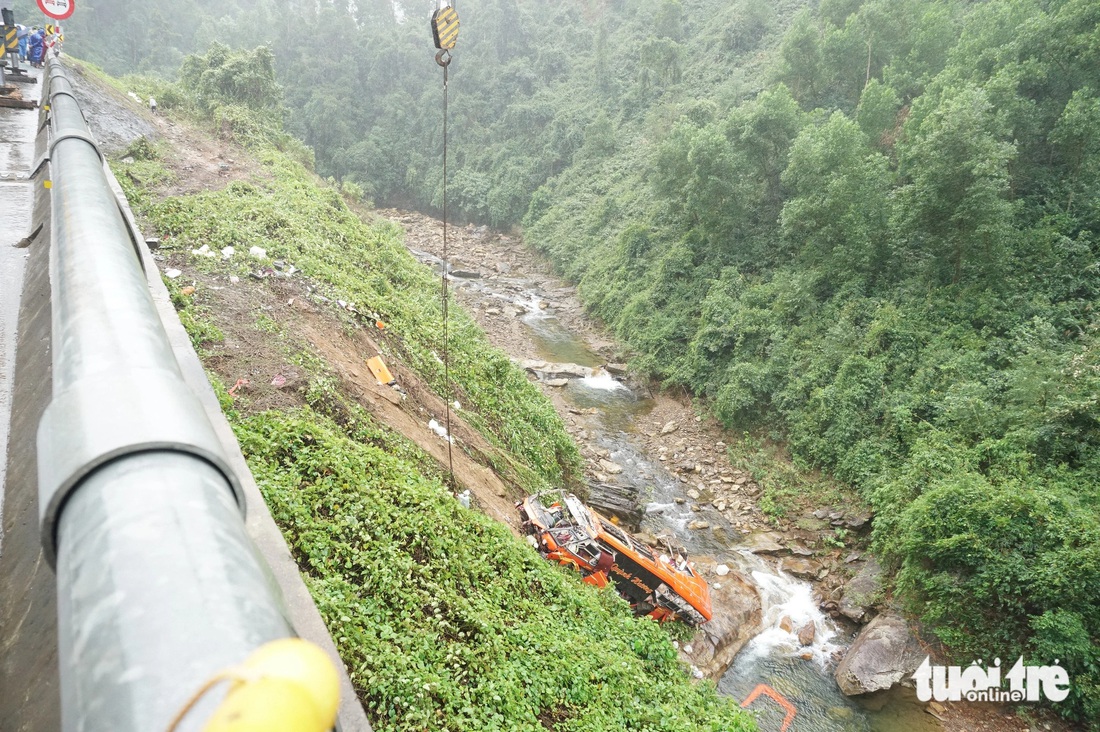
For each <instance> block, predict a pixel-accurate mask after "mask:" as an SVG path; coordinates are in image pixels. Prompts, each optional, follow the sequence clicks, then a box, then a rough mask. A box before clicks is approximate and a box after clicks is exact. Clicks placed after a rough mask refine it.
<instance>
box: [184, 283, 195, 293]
mask: <svg viewBox="0 0 1100 732" xmlns="http://www.w3.org/2000/svg"><path fill="white" fill-rule="evenodd" d="M180 294H181V295H194V294H195V286H194V285H188V286H187V287H185V288H183V289H182V290H180Z"/></svg>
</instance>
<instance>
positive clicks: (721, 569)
mask: <svg viewBox="0 0 1100 732" xmlns="http://www.w3.org/2000/svg"><path fill="white" fill-rule="evenodd" d="M714 573H715V574H716V575H718V576H719V577H725V576H726V575H727V574H729V573H730V568H729V567H727V566H726V565H724V564H719V565H718V566H717V567H715V568H714Z"/></svg>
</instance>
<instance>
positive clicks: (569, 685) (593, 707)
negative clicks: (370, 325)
mask: <svg viewBox="0 0 1100 732" xmlns="http://www.w3.org/2000/svg"><path fill="white" fill-rule="evenodd" d="M350 425H351V426H350V427H347V426H345V427H343V428H341V427H339V426H337V424H336V423H335V422H332V421H331V420H329V419H327V418H325V417H324V416H322V415H319V414H317V413H315V412H313V411H311V410H308V409H303V410H301V411H299V412H296V413H292V414H282V413H273V412H267V413H263V414H260V415H256V416H254V417H250V418H248V419H245V420H243V421H242V422H240V423H239V424H237V425H236V431H237V436H238V438H239V439H240V442H241V447H242V448H243V449H244V451H245V453H246V454H248V456H249V464H250V466H251V467H252V470H253V473H254V475H255V476H256V478H257V480H258V481H259V483H260V485H261V488H262V490H263V492H264V496H265V498H266V499H267V502H268V504H269V505H270V506H271V507H272V512H273V513H274V514H275V518H276V520H277V521H278V523H279V525H280V526H281V527H282V528H283V531H284V533H285V535H286V537H287V541H288V542H289V543H290V545H291V548H292V551H293V552H294V555H295V557H296V558H297V559H298V562H299V566H300V567H301V568H302V571H303V573H304V574H305V576H306V579H307V582H308V584H309V587H310V591H311V592H312V593H313V596H314V598H315V599H316V601H317V604H318V606H319V607H320V609H321V612H322V614H323V615H324V617H325V620H326V623H327V624H328V626H329V628H330V629H331V631H332V634H333V636H334V638H335V639H336V641H337V644H338V645H339V647H340V652H341V655H342V657H343V658H344V661H345V662H346V663H347V664H348V666H349V668H350V669H351V674H352V679H353V681H354V683H355V685H356V687H357V688H358V689H359V690H360V693H361V696H362V699H363V701H364V703H365V705H366V708H367V711H368V713H369V715H370V717H371V721H372V724H373V725H374V727H375V729H377V730H379V731H380V732H383V731H384V730H423V729H433V730H453V731H455V732H457V731H458V730H474V729H476V730H501V731H502V732H503V731H504V730H507V731H508V732H522V731H524V730H527V731H530V732H535V731H536V730H537V731H538V732H542V730H544V729H546V728H547V727H546V726H544V725H550V726H551V727H550V728H552V729H556V730H561V731H562V732H567V731H569V730H577V731H580V730H584V731H585V732H596V731H599V730H606V732H619V731H621V730H647V731H650V732H658V731H667V732H679V731H680V730H714V731H715V732H717V731H718V730H721V731H722V732H734V731H735V730H749V729H752V728H753V727H754V725H753V724H752V723H751V721H749V719H748V718H747V717H745V716H744V715H742V714H741V713H740V712H739V711H737V708H736V704H735V702H734V701H732V700H725V699H720V698H719V697H718V696H717V695H716V694H715V693H714V688H713V685H711V684H702V685H698V686H696V685H692V684H691V683H689V682H688V679H687V678H686V676H685V675H684V672H683V670H682V668H681V667H680V665H679V662H678V661H677V660H676V651H675V649H674V648H673V647H672V644H671V641H670V639H669V637H668V635H667V633H665V632H664V631H663V630H662V629H661V628H660V626H658V625H657V624H656V623H654V622H652V621H650V620H647V619H639V618H635V617H634V616H633V615H632V613H631V612H630V609H629V607H627V606H626V603H625V602H624V601H623V600H621V599H620V598H619V597H618V596H617V595H616V594H615V593H614V592H611V591H603V592H593V591H591V590H590V589H589V588H588V587H587V586H585V585H582V584H581V583H580V581H579V578H577V577H576V576H575V575H572V574H569V573H566V572H563V571H561V570H560V569H559V568H557V567H555V566H552V565H550V564H548V563H547V562H545V561H544V560H543V559H542V558H541V557H539V556H538V555H537V554H536V553H535V552H533V551H531V550H530V548H529V547H527V546H526V545H525V544H524V543H522V542H520V541H517V540H516V539H515V538H514V537H513V536H512V535H511V534H510V533H509V531H508V529H507V528H506V527H504V526H502V525H500V524H498V523H496V522H495V521H493V520H491V519H489V518H487V517H485V516H484V515H482V514H480V513H477V512H475V511H469V510H466V509H464V508H462V507H461V506H460V505H459V504H458V503H457V502H456V501H455V500H454V499H453V498H452V497H450V495H449V494H448V493H447V492H446V491H445V489H444V488H443V486H442V484H441V483H440V481H439V480H438V479H429V478H425V477H423V472H424V471H425V468H424V466H423V461H424V459H425V458H424V456H423V455H422V454H419V452H418V451H417V450H415V448H413V447H412V446H411V445H409V444H408V443H405V442H404V441H402V440H399V439H397V438H394V437H393V436H392V435H391V434H389V433H387V432H385V431H383V430H381V429H379V428H378V427H377V426H375V425H373V424H372V423H371V422H370V419H369V417H367V416H365V415H363V414H362V413H358V414H356V419H354V420H353V421H352V422H351V423H350ZM440 527H446V530H440Z"/></svg>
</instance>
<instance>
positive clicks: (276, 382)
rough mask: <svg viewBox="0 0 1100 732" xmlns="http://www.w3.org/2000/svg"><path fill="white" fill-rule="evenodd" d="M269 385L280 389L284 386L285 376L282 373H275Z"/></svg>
mask: <svg viewBox="0 0 1100 732" xmlns="http://www.w3.org/2000/svg"><path fill="white" fill-rule="evenodd" d="M271 385H272V386H274V387H275V388H276V389H282V388H283V387H284V386H286V377H285V376H283V375H282V374H275V378H274V379H272V380H271Z"/></svg>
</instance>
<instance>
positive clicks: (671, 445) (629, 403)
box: [379, 210, 940, 731]
mask: <svg viewBox="0 0 1100 732" xmlns="http://www.w3.org/2000/svg"><path fill="white" fill-rule="evenodd" d="M379 213H380V214H381V215H382V216H384V217H386V218H388V219H390V220H393V221H395V222H397V223H399V224H400V225H401V226H403V227H404V228H405V229H406V231H407V245H408V247H409V249H410V250H411V251H412V252H413V254H414V255H415V256H417V257H418V258H419V259H420V260H421V261H423V262H425V263H427V264H429V265H431V266H434V267H436V269H437V271H442V266H443V265H442V262H441V260H440V254H441V252H440V246H441V243H442V239H441V235H440V224H439V222H438V221H435V220H433V219H430V218H428V217H424V216H422V215H419V214H413V213H407V212H402V211H395V210H389V211H381V212H379ZM449 241H450V252H449V261H448V264H449V273H450V282H451V286H452V292H453V295H454V297H455V299H456V300H458V301H459V302H461V303H462V304H463V305H464V306H465V307H466V308H467V309H468V310H469V312H471V313H472V314H473V316H474V317H475V319H476V320H477V321H478V322H479V324H480V325H481V326H482V328H483V329H484V330H485V331H486V333H487V334H488V335H489V338H490V340H491V341H492V342H493V344H494V345H495V346H497V347H498V348H501V349H502V350H504V351H505V352H506V353H508V354H509V355H510V356H511V357H512V358H513V360H514V361H515V362H516V363H517V364H518V365H520V366H521V367H522V368H524V369H525V370H526V371H527V372H528V374H529V377H530V378H531V379H532V381H537V382H538V383H539V384H540V385H541V387H542V388H543V390H544V391H545V393H546V394H547V395H548V396H549V397H550V399H551V400H552V401H553V403H554V404H555V406H556V407H557V409H558V412H559V414H561V415H562V416H563V418H564V419H565V421H566V424H567V427H568V429H569V431H570V432H571V433H572V435H573V436H574V438H575V439H576V440H577V443H578V445H579V446H580V448H581V451H582V454H583V456H584V458H585V461H586V468H587V470H586V477H587V478H588V483H589V497H588V500H589V502H590V503H591V504H592V505H594V506H596V507H597V508H599V509H601V510H603V511H604V512H609V513H612V514H614V515H616V516H619V517H620V518H621V519H622V520H623V521H624V522H625V523H627V524H628V525H630V526H631V528H634V529H635V530H636V531H638V532H639V533H640V538H642V539H643V540H645V539H649V540H652V539H653V538H655V537H658V536H662V535H665V536H668V535H671V536H674V537H675V539H676V540H677V541H678V542H680V543H682V544H683V545H684V546H685V547H686V548H687V550H688V551H689V553H690V554H691V556H692V557H693V558H694V559H695V561H696V569H697V570H698V571H700V572H701V573H702V574H703V576H705V577H706V578H707V580H708V582H709V583H710V586H711V596H712V603H713V607H714V611H715V612H714V617H713V619H712V620H711V621H710V622H709V623H706V624H705V625H704V626H702V628H700V630H699V631H698V632H697V633H696V635H695V637H694V638H692V640H691V641H690V642H688V643H685V644H683V645H682V647H681V649H680V650H681V656H682V658H683V659H684V660H685V661H686V662H687V663H689V664H691V666H692V668H693V669H694V670H695V673H696V675H697V676H699V677H700V678H702V677H709V678H711V679H714V680H715V681H716V682H718V683H719V689H720V690H722V691H724V692H725V693H728V694H730V695H731V696H734V697H736V698H738V699H744V698H745V697H746V696H748V695H749V694H750V693H751V692H752V690H753V689H754V688H755V686H756V685H758V684H760V683H766V684H769V685H770V686H772V687H775V688H777V689H779V690H780V692H781V693H782V694H783V695H785V696H786V697H787V698H790V699H797V700H798V703H797V704H796V705H797V706H799V707H800V708H801V709H802V710H803V712H802V719H801V720H800V722H799V724H798V726H797V727H796V729H801V730H811V731H813V730H864V729H868V730H869V729H872V728H873V729H883V730H889V729H894V730H903V729H904V730H920V729H925V728H928V729H939V728H940V726H939V724H938V723H937V721H936V719H934V718H933V717H932V716H930V715H929V714H925V713H924V709H923V707H920V706H917V705H915V704H912V703H910V701H907V700H904V699H897V700H893V699H889V700H887V701H885V702H882V701H880V700H877V699H876V700H875V702H874V703H873V704H871V705H870V706H871V707H875V706H880V707H881V708H879V709H877V710H876V709H871V708H868V707H867V705H860V704H857V703H853V702H852V701H850V700H849V698H848V697H846V696H845V694H862V693H864V692H873V691H879V690H883V689H888V688H890V687H891V686H893V685H894V684H896V683H897V681H899V680H901V679H902V677H903V676H904V677H906V678H907V677H908V676H909V675H911V672H912V669H910V668H909V667H908V665H909V664H910V663H912V659H913V656H914V654H913V648H914V644H913V642H912V638H911V636H909V635H908V629H907V627H906V625H905V622H904V621H902V620H900V619H898V618H894V619H892V620H890V621H889V622H886V621H878V623H877V625H874V626H865V625H864V624H865V623H868V622H869V621H871V620H872V619H873V618H875V617H876V616H879V617H883V616H881V615H880V611H881V610H882V603H883V600H884V599H885V598H884V595H883V590H882V582H881V568H880V567H879V566H878V564H877V562H875V561H874V559H873V558H871V557H869V556H868V555H867V554H866V552H865V551H864V550H863V547H864V546H865V545H866V535H867V532H868V531H869V529H870V520H871V516H870V514H869V513H867V512H866V511H862V510H859V509H855V510H853V509H851V508H848V507H845V506H833V505H827V506H807V507H806V510H805V512H804V514H803V515H799V516H791V517H788V518H786V519H784V520H780V521H776V520H769V518H768V517H767V516H765V514H764V513H763V512H762V511H761V508H760V498H761V494H762V489H761V486H760V485H759V484H758V483H757V481H756V480H755V479H754V477H753V475H751V474H750V473H749V472H747V471H745V470H742V469H739V468H738V467H736V466H735V465H734V464H732V463H731V462H730V455H729V450H728V446H727V444H726V443H725V442H724V441H723V432H722V430H721V428H720V426H719V425H718V424H717V423H715V422H714V421H713V420H710V419H707V418H704V417H701V416H698V415H696V413H695V412H694V410H693V408H692V405H691V403H690V401H689V400H687V399H686V398H677V397H676V396H674V395H669V394H664V393H650V390H649V389H648V388H647V386H646V385H645V384H639V383H633V382H632V381H631V380H630V376H629V374H628V372H627V369H626V367H625V365H624V361H625V360H626V354H625V353H623V352H622V351H621V350H620V349H619V347H618V346H616V344H615V343H613V342H612V341H611V340H610V339H608V338H606V337H605V336H604V335H603V334H602V333H601V332H600V331H599V329H598V326H597V325H596V324H595V323H593V322H592V321H591V320H589V319H588V318H587V317H585V315H584V312H583V308H582V305H581V303H580V301H579V299H578V298H577V293H576V290H575V289H574V288H573V287H572V286H569V285H568V284H566V283H564V282H561V281H560V280H558V279H557V278H556V277H555V276H554V275H553V274H552V272H551V270H550V267H549V266H548V265H547V264H546V263H545V262H542V261H539V259H538V258H537V256H535V255H534V254H533V253H532V252H531V251H530V250H529V249H527V248H526V247H524V246H523V243H522V242H521V241H520V240H519V239H518V238H516V237H512V236H508V235H504V234H500V233H497V232H491V231H489V230H488V229H486V228H484V227H473V226H466V227H458V228H452V229H451V231H450V234H449ZM899 624H900V626H901V631H900V633H899V629H898V626H899ZM864 627H870V629H871V631H872V633H870V634H866V633H865V634H864V636H865V638H864V639H861V640H860V641H857V642H856V643H855V644H854V645H853V644H852V640H853V638H854V637H855V636H856V635H857V634H858V633H859V631H860V629H861V628H864ZM883 628H887V630H888V631H890V632H886V631H884V630H883ZM887 636H889V638H887ZM884 639H885V640H884ZM850 645H851V646H852V647H854V648H855V649H856V653H855V655H852V654H851V653H850V652H849V654H848V656H847V657H845V648H847V647H849V646H850ZM861 648H862V649H863V650H861ZM842 658H844V661H843V662H841V659H842ZM921 658H923V656H922V657H921ZM919 661H920V659H917V661H916V663H919ZM838 662H839V668H841V669H842V670H843V674H842V677H843V679H844V681H843V682H842V683H843V692H842V690H841V687H840V686H838V685H837V683H836V682H835V681H834V680H833V677H834V674H835V673H836V671H837V668H838ZM916 663H912V667H913V668H915V667H916ZM784 690H785V691H784ZM883 710H885V717H886V718H892V717H898V718H899V719H901V720H902V721H899V722H896V723H888V724H885V725H884V724H880V722H881V719H882V718H883ZM765 716H767V713H766V714H765ZM876 720H877V721H876ZM761 721H762V729H770V728H771V726H770V723H766V720H765V719H763V718H762V720H761ZM775 721H776V726H775V729H778V728H779V725H780V724H781V720H775ZM872 725H873V726H872Z"/></svg>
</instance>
